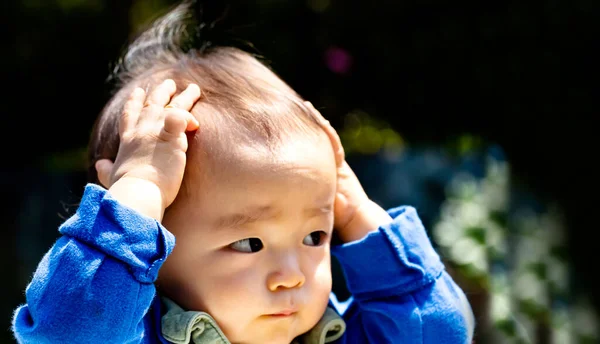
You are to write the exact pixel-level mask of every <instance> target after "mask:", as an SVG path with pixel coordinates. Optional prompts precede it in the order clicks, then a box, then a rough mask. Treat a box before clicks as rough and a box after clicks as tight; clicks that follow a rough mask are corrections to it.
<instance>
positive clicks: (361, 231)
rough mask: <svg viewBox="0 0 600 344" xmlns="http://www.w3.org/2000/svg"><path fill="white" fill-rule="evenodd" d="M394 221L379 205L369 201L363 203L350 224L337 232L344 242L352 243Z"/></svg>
mask: <svg viewBox="0 0 600 344" xmlns="http://www.w3.org/2000/svg"><path fill="white" fill-rule="evenodd" d="M391 221H392V217H391V216H390V215H389V214H388V213H387V212H386V211H385V210H384V209H383V208H382V207H380V206H379V205H378V204H377V203H375V202H373V201H372V200H368V201H366V202H365V203H363V204H362V205H361V206H360V207H358V209H356V211H355V212H354V215H353V216H352V218H351V219H350V221H348V223H347V224H346V225H345V226H344V227H343V228H340V229H338V230H337V232H338V233H337V234H338V236H339V238H340V239H341V240H342V241H343V242H352V241H356V240H360V239H362V238H364V237H365V236H366V235H367V234H368V233H369V232H372V231H374V230H376V229H377V228H379V226H382V225H385V224H387V223H390V222H391Z"/></svg>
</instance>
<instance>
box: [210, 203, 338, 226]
mask: <svg viewBox="0 0 600 344" xmlns="http://www.w3.org/2000/svg"><path fill="white" fill-rule="evenodd" d="M332 209H333V205H329V204H328V205H325V206H318V207H310V208H306V209H305V214H306V215H307V217H309V218H310V217H315V216H321V215H324V214H328V213H330V212H331V211H332ZM278 215H279V212H278V211H277V210H276V209H275V207H273V206H260V207H251V208H246V209H244V210H243V211H241V212H238V213H233V214H227V215H224V216H221V217H220V218H219V219H217V221H216V227H217V228H231V227H240V226H243V225H247V224H250V223H254V222H258V221H264V220H268V219H272V218H274V217H277V216H278Z"/></svg>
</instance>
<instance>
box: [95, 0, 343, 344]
mask: <svg viewBox="0 0 600 344" xmlns="http://www.w3.org/2000/svg"><path fill="white" fill-rule="evenodd" d="M176 11H182V8H179V9H177V10H176ZM176 11H174V12H171V13H170V14H169V15H167V16H165V17H163V20H162V21H158V22H157V23H156V24H155V29H151V30H150V31H147V33H146V34H145V35H143V36H142V38H141V40H140V41H138V42H136V43H134V44H133V45H132V46H131V47H130V49H129V51H130V55H128V56H127V55H126V57H127V59H126V60H125V62H126V63H129V65H127V67H128V68H127V69H126V70H124V71H123V72H122V73H123V74H121V76H122V77H124V78H123V79H122V80H123V83H122V86H121V88H120V90H119V91H118V92H117V93H116V94H115V96H114V97H113V98H112V99H111V101H109V104H108V105H107V106H106V108H105V109H104V111H103V113H102V115H101V116H100V119H99V120H98V121H97V123H96V126H95V128H94V133H93V134H92V140H91V145H90V160H91V165H90V166H93V165H94V161H96V160H98V159H100V158H110V159H114V158H115V156H116V153H117V149H118V130H117V123H118V121H117V118H118V116H119V114H120V111H121V109H122V107H123V104H124V102H125V99H126V97H127V96H128V94H129V93H130V92H131V90H132V89H133V87H135V86H142V87H146V88H152V87H153V86H155V85H157V84H158V83H160V82H161V81H162V80H163V79H166V78H171V79H173V80H175V82H176V83H177V85H178V90H179V91H182V90H183V89H184V88H185V87H186V86H187V84H189V83H196V84H197V85H198V86H200V89H201V92H202V96H201V98H200V100H199V102H198V103H197V104H196V105H195V106H194V108H193V109H192V111H191V112H192V113H193V114H194V116H195V117H196V118H197V119H198V121H199V123H200V129H199V130H198V131H197V132H195V133H194V134H192V136H191V137H190V140H189V141H190V144H189V148H188V152H187V157H188V158H187V165H186V172H185V175H184V180H183V184H182V187H181V189H180V192H179V194H178V196H177V198H176V199H175V201H174V203H173V204H172V205H171V206H170V207H169V208H168V209H167V211H166V212H165V216H164V218H163V224H164V225H165V227H166V228H167V229H168V230H170V231H171V232H172V233H173V234H174V235H175V237H176V246H175V249H174V250H173V252H172V254H171V255H170V256H169V258H168V259H167V261H166V262H165V264H164V265H163V267H162V269H161V271H160V274H159V280H158V283H157V284H158V287H159V290H160V291H161V292H162V293H164V294H165V295H166V296H168V297H169V298H171V299H173V300H174V301H175V302H177V303H178V304H179V305H181V306H182V307H184V308H186V309H190V310H202V311H206V312H207V313H209V314H210V315H211V316H213V317H214V318H215V320H216V321H217V323H218V324H219V326H220V327H221V329H222V330H223V331H224V332H225V335H226V336H227V337H228V338H229V339H230V341H232V342H244V343H290V342H291V340H292V339H293V338H294V337H296V336H298V335H300V334H302V333H304V332H306V331H308V330H309V329H311V328H312V327H313V326H314V325H315V324H316V323H317V321H318V320H319V319H320V318H321V316H322V315H323V313H324V311H325V308H326V306H327V302H328V297H329V293H330V291H331V269H330V254H329V242H330V238H331V236H332V229H333V202H334V196H335V187H336V169H335V161H334V155H333V151H332V148H331V144H330V142H329V139H328V137H327V135H326V134H325V133H324V132H323V130H322V129H321V127H320V126H319V123H318V119H317V117H316V116H315V114H314V113H313V112H312V111H311V109H310V107H307V106H306V104H305V103H304V102H303V100H302V98H301V97H300V96H299V95H298V94H297V93H296V92H294V91H293V90H292V89H291V88H290V87H289V86H287V85H286V84H285V83H284V82H283V81H281V80H280V79H279V78H278V77H277V76H276V75H275V74H274V73H273V72H272V71H270V70H269V69H268V68H267V67H265V66H264V65H263V64H262V63H260V62H259V61H258V60H257V59H255V58H254V57H253V56H251V55H250V54H248V53H245V52H243V51H241V50H237V49H234V48H212V49H210V50H206V51H203V52H202V53H198V52H193V51H188V52H183V51H179V50H178V49H176V48H174V46H172V45H168V44H166V43H165V42H169V41H165V40H163V41H160V42H159V40H157V39H155V38H156V36H154V35H156V34H157V33H161V37H162V38H163V39H164V37H165V35H164V33H165V30H160V29H161V28H163V29H164V28H165V27H166V28H169V27H171V28H172V27H175V26H176V25H174V23H175V20H177V18H178V16H179V15H181V13H177V12H176ZM148 42H154V46H152V45H149V44H147V43H148ZM144 43H146V45H145V47H146V48H145V49H146V50H143V49H142V50H136V47H144ZM148 47H152V48H151V49H148ZM91 172H92V174H91V177H92V181H95V182H98V181H97V179H96V174H95V171H94V170H93V167H92V170H91Z"/></svg>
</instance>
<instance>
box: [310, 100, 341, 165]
mask: <svg viewBox="0 0 600 344" xmlns="http://www.w3.org/2000/svg"><path fill="white" fill-rule="evenodd" d="M304 104H306V106H307V107H308V108H309V109H310V110H311V111H312V113H313V114H314V115H315V116H316V117H317V118H318V119H319V121H320V124H321V128H323V130H324V131H325V133H326V134H327V136H328V137H329V140H330V141H331V146H332V148H333V153H334V154H335V163H336V165H337V166H338V167H340V166H342V163H343V162H344V160H345V159H346V153H345V152H344V146H342V141H341V140H340V136H339V135H338V133H337V131H336V130H335V129H334V128H333V126H331V123H329V121H328V120H326V119H325V117H323V115H321V113H320V112H319V111H318V110H317V109H315V107H314V106H313V105H312V103H311V102H309V101H306V102H304Z"/></svg>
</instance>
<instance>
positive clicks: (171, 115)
mask: <svg viewBox="0 0 600 344" xmlns="http://www.w3.org/2000/svg"><path fill="white" fill-rule="evenodd" d="M199 126H200V124H199V123H198V120H197V119H196V118H195V117H194V116H193V115H192V114H191V113H189V112H188V111H185V110H182V109H177V108H172V109H169V111H168V112H167V114H166V116H165V125H164V128H163V130H164V131H165V132H166V133H168V134H169V135H174V136H178V135H179V134H181V133H183V132H186V131H193V130H196V129H198V127H199Z"/></svg>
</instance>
